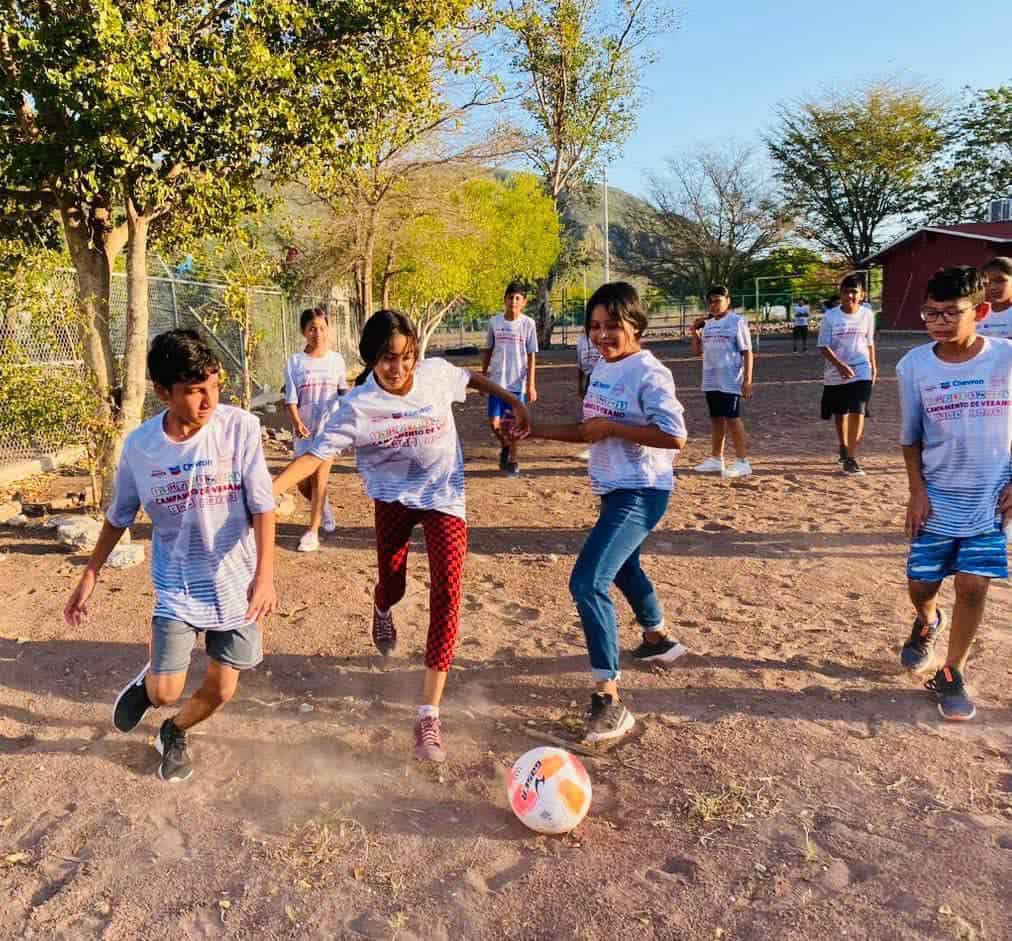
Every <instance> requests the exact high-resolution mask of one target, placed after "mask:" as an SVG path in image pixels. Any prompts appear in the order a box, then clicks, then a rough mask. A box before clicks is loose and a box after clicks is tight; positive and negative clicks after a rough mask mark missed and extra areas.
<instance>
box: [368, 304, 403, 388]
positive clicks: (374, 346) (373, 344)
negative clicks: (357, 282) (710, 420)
mask: <svg viewBox="0 0 1012 941" xmlns="http://www.w3.org/2000/svg"><path fill="white" fill-rule="evenodd" d="M397 335H400V336H402V337H404V339H406V340H407V341H408V343H410V344H411V345H412V346H413V347H414V348H415V350H416V351H417V350H418V331H417V330H415V325H414V324H413V323H412V322H411V319H410V318H409V317H408V316H407V314H402V313H401V312H400V311H399V310H378V311H376V313H375V314H373V315H372V316H371V317H370V318H369V319H368V320H367V321H366V322H365V326H364V327H363V328H362V336H361V337H360V338H359V341H358V355H359V356H361V357H362V362H363V363H365V369H363V370H362V372H361V373H359V375H358V377H357V378H356V379H355V385H357V386H360V385H362V383H363V382H365V381H366V379H368V378H369V374H370V373H371V372H372V370H373V367H374V366H375V365H376V363H377V362H378V361H379V358H380V357H381V356H382V355H383V354H384V353H385V352H386V351H387V350H388V349H390V341H391V340H393V338H394V337H395V336H397Z"/></svg>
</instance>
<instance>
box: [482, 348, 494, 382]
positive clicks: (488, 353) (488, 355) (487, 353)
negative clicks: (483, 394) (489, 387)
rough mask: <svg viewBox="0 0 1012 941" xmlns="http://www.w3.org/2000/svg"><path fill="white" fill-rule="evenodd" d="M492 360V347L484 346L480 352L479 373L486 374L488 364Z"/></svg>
mask: <svg viewBox="0 0 1012 941" xmlns="http://www.w3.org/2000/svg"><path fill="white" fill-rule="evenodd" d="M491 362H492V347H491V346H486V347H485V349H484V350H482V353H481V374H482V375H483V376H487V375H488V365H489V363H491Z"/></svg>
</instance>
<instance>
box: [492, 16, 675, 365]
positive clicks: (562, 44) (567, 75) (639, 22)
mask: <svg viewBox="0 0 1012 941" xmlns="http://www.w3.org/2000/svg"><path fill="white" fill-rule="evenodd" d="M500 14H501V23H502V26H503V29H504V30H505V31H506V34H507V36H508V37H509V42H510V47H511V50H512V60H511V69H512V72H513V74H514V75H515V76H517V79H518V81H519V83H520V89H521V90H520V104H521V107H522V110H523V114H524V116H525V122H524V129H525V130H526V132H527V144H526V153H527V157H528V159H529V160H530V162H531V164H532V165H533V167H534V168H535V170H536V171H537V173H538V174H539V176H540V177H541V179H542V185H543V187H544V190H545V192H546V193H547V194H548V196H549V198H550V199H551V200H552V203H553V205H554V206H555V208H556V209H557V210H560V209H562V208H564V206H565V204H566V201H567V199H569V198H572V197H573V196H575V195H576V194H578V193H582V194H586V193H589V192H590V188H591V184H592V181H593V180H594V179H595V178H597V177H599V176H600V173H601V169H602V165H603V163H604V162H605V161H606V160H608V159H609V158H610V157H612V156H614V155H615V154H616V153H617V152H619V151H620V150H621V148H622V145H623V143H624V142H625V140H626V139H627V138H628V137H629V135H630V134H631V132H632V130H633V128H634V126H635V123H636V107H637V104H638V100H639V95H640V91H641V70H642V67H643V65H644V64H645V63H646V62H648V61H649V60H650V59H651V58H652V53H651V51H650V49H649V47H648V46H647V42H648V40H650V39H654V38H656V37H657V36H659V35H660V34H662V33H663V32H664V31H665V30H666V29H669V28H670V26H671V23H672V22H673V16H672V13H671V11H670V10H669V9H668V8H667V7H666V6H665V5H664V4H663V3H661V2H656V0H509V2H507V3H504V4H502V5H501V7H500ZM564 246H565V247H564V250H563V252H562V253H561V254H560V256H559V259H558V261H557V262H556V264H555V265H553V266H552V269H551V270H550V271H549V272H548V274H547V275H546V276H545V277H544V278H540V279H539V280H538V299H537V307H536V310H535V316H536V320H537V322H538V333H539V336H540V340H541V343H542V345H543V346H544V347H546V348H547V347H548V346H550V344H551V337H552V329H553V326H554V317H553V315H552V310H551V304H550V295H551V291H552V289H553V287H554V286H555V284H556V283H557V281H558V280H559V279H560V278H561V277H563V276H564V275H565V273H566V270H567V269H568V268H569V267H571V265H572V262H573V260H574V258H575V257H577V256H578V254H579V244H578V237H577V234H576V233H575V232H573V231H567V232H565V233H564Z"/></svg>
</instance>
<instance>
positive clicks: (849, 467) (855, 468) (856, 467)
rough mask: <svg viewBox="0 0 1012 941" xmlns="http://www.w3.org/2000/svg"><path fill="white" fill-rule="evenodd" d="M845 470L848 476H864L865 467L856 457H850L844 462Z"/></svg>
mask: <svg viewBox="0 0 1012 941" xmlns="http://www.w3.org/2000/svg"><path fill="white" fill-rule="evenodd" d="M843 472H844V474H846V475H847V476H848V477H864V469H863V468H862V467H861V465H860V464H858V463H857V458H856V457H848V458H847V459H846V460H845V461H844V462H843Z"/></svg>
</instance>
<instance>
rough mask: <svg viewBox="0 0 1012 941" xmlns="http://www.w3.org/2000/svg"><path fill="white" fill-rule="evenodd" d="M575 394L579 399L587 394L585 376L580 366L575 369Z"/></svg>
mask: <svg viewBox="0 0 1012 941" xmlns="http://www.w3.org/2000/svg"><path fill="white" fill-rule="evenodd" d="M576 394H577V395H578V396H579V397H580V398H581V399H582V398H583V397H584V396H585V395H586V394H587V374H586V373H585V372H584V371H583V369H582V368H581V367H580V366H577V367H576Z"/></svg>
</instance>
